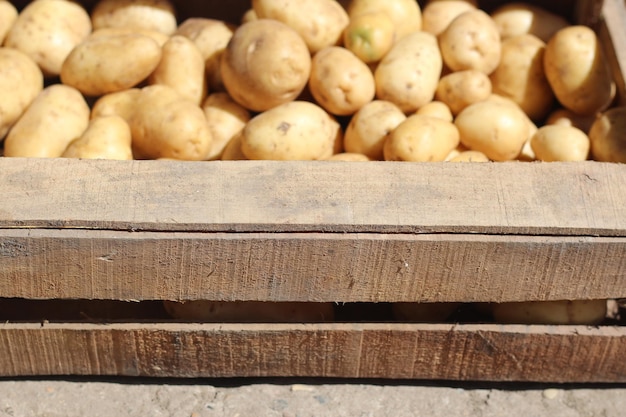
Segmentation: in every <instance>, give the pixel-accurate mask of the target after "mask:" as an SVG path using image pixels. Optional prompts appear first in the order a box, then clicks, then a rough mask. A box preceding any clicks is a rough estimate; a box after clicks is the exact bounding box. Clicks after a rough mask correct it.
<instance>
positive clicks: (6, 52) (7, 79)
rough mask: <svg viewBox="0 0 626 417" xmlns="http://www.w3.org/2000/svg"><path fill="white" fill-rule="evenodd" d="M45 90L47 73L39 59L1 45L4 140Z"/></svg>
mask: <svg viewBox="0 0 626 417" xmlns="http://www.w3.org/2000/svg"><path fill="white" fill-rule="evenodd" d="M41 90H43V74H42V73H41V70H40V69H39V66H37V64H36V63H35V61H33V60H32V59H31V58H30V57H29V56H28V55H26V54H24V53H23V52H20V51H18V50H17V49H12V48H0V92H2V93H0V94H1V98H0V140H2V139H3V138H4V136H5V135H6V134H7V132H8V131H9V129H10V128H11V127H12V126H13V125H14V124H15V122H17V120H18V118H19V117H20V116H21V115H22V113H24V111H25V110H26V108H27V107H28V106H29V105H30V103H31V102H32V101H33V100H34V99H35V97H37V95H38V94H39V93H40V92H41ZM8 92H10V94H7V93H8Z"/></svg>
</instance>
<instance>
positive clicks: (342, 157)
mask: <svg viewBox="0 0 626 417" xmlns="http://www.w3.org/2000/svg"><path fill="white" fill-rule="evenodd" d="M325 161H344V162H366V161H370V159H369V158H368V157H367V156H365V155H363V154H361V153H351V152H342V153H338V154H335V155H333V156H330V157H328V158H326V159H325Z"/></svg>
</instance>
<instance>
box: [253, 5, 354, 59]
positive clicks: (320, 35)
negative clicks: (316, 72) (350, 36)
mask: <svg viewBox="0 0 626 417" xmlns="http://www.w3.org/2000/svg"><path fill="white" fill-rule="evenodd" d="M252 8H253V9H254V11H255V12H256V15H257V17H258V18H259V19H274V20H277V21H279V22H282V23H285V24H286V25H288V26H289V27H291V28H293V29H294V30H295V31H296V32H298V34H299V35H300V36H301V37H302V39H304V42H306V45H307V47H308V48H309V51H310V52H311V54H315V53H317V52H318V51H321V50H322V49H324V48H327V47H329V46H333V45H337V44H338V43H340V40H341V38H342V34H343V30H344V29H345V28H346V26H348V23H349V18H348V13H346V11H345V10H344V8H343V7H341V5H340V4H339V3H337V2H336V1H335V0H307V1H294V0H252Z"/></svg>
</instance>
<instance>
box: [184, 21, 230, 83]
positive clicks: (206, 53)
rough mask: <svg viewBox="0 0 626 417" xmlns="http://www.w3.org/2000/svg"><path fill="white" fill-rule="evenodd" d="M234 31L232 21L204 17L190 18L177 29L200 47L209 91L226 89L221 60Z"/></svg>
mask: <svg viewBox="0 0 626 417" xmlns="http://www.w3.org/2000/svg"><path fill="white" fill-rule="evenodd" d="M234 31H235V26H234V25H232V24H230V23H227V22H223V21H220V20H215V19H208V18H202V17H196V18H189V19H187V20H185V21H184V22H183V23H181V24H180V26H178V29H177V30H176V34H177V35H182V36H185V37H187V38H189V39H191V40H192V41H194V43H195V44H196V46H197V47H198V49H200V52H201V53H202V57H203V58H204V67H205V71H206V75H207V83H208V88H209V91H223V90H224V84H223V83H222V76H221V74H220V60H221V58H222V54H223V53H224V50H225V49H226V46H227V45H228V42H229V41H230V39H231V38H232V37H233V32H234Z"/></svg>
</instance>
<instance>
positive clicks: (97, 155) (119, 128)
mask: <svg viewBox="0 0 626 417" xmlns="http://www.w3.org/2000/svg"><path fill="white" fill-rule="evenodd" d="M61 156H62V157H64V158H84V159H116V160H131V159H133V152H132V149H131V135H130V127H129V126H128V123H126V121H125V120H124V119H122V118H121V117H119V116H105V117H97V118H95V119H91V121H90V122H89V126H87V129H86V130H85V132H84V133H83V134H82V135H81V136H80V137H78V138H77V139H75V140H73V141H72V142H71V143H70V144H69V145H68V146H67V148H66V149H65V152H63V154H62V155H61Z"/></svg>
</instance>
